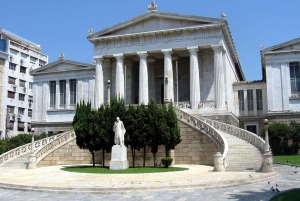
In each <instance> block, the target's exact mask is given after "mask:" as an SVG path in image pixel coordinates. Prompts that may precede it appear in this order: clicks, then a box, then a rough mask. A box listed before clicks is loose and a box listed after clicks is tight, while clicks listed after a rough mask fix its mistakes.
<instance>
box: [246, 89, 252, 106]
mask: <svg viewBox="0 0 300 201" xmlns="http://www.w3.org/2000/svg"><path fill="white" fill-rule="evenodd" d="M247 101H248V111H251V110H253V90H247Z"/></svg>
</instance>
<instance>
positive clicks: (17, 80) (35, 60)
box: [0, 26, 48, 138]
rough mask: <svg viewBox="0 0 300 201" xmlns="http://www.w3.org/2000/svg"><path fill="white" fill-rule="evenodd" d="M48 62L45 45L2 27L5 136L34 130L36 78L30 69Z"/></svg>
mask: <svg viewBox="0 0 300 201" xmlns="http://www.w3.org/2000/svg"><path fill="white" fill-rule="evenodd" d="M47 63H48V56H47V55H45V54H43V53H41V46H40V45H37V44H35V43H33V42H31V41H29V40H27V39H24V38H22V37H20V36H18V35H16V34H13V33H11V32H9V31H7V30H4V29H2V28H1V26H0V85H1V87H0V103H1V109H0V112H1V115H0V120H1V123H0V132H1V138H5V137H11V136H15V135H18V134H20V133H28V132H31V118H32V104H33V89H32V88H33V77H32V76H31V75H30V71H31V70H34V69H36V68H38V67H41V66H43V65H45V64H47Z"/></svg>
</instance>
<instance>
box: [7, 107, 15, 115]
mask: <svg viewBox="0 0 300 201" xmlns="http://www.w3.org/2000/svg"><path fill="white" fill-rule="evenodd" d="M7 113H10V114H14V113H15V107H14V106H9V105H8V106H7Z"/></svg>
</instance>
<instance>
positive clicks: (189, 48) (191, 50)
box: [186, 46, 199, 53]
mask: <svg viewBox="0 0 300 201" xmlns="http://www.w3.org/2000/svg"><path fill="white" fill-rule="evenodd" d="M186 49H187V50H188V51H189V52H190V53H192V52H198V51H199V48H198V46H193V47H187V48H186Z"/></svg>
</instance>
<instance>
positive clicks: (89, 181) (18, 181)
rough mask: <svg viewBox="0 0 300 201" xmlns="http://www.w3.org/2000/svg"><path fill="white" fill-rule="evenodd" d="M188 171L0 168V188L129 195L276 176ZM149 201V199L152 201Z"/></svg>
mask: <svg viewBox="0 0 300 201" xmlns="http://www.w3.org/2000/svg"><path fill="white" fill-rule="evenodd" d="M178 166H180V167H186V168H189V170H187V171H179V172H167V173H148V174H86V173H72V172H65V171H62V170H61V168H62V167H65V166H50V167H42V168H38V169H32V170H27V169H18V170H16V169H2V168H0V171H1V175H0V187H2V188H5V189H19V190H35V191H37V190H38V191H70V192H74V191H76V192H101V193H112V192H116V191H118V192H130V191H141V190H142V191H144V190H161V189H164V190H167V189H169V190H175V189H184V188H198V189H199V188H205V189H208V188H220V187H228V186H237V185H245V184H251V183H253V182H259V181H263V180H267V179H271V178H274V177H276V176H278V174H277V173H260V172H213V171H212V170H213V167H211V166H201V165H178ZM149 199H150V198H149Z"/></svg>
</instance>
